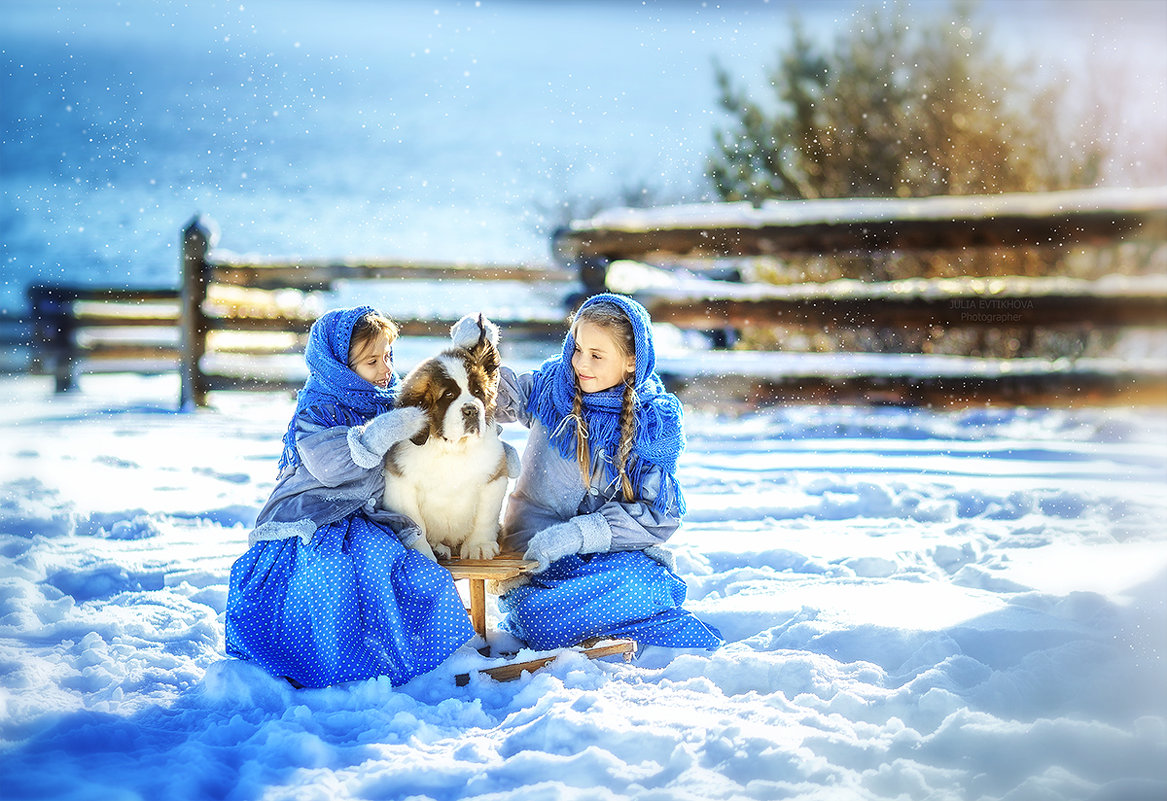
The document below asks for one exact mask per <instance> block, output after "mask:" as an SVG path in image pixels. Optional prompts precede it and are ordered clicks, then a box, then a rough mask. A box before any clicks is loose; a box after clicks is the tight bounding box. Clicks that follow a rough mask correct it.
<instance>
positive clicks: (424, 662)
mask: <svg viewBox="0 0 1167 801" xmlns="http://www.w3.org/2000/svg"><path fill="white" fill-rule="evenodd" d="M473 636H474V629H473V627H472V626H471V625H470V620H469V618H468V616H467V615H466V610H465V608H464V607H463V605H462V601H461V598H460V597H459V595H458V591H457V589H456V588H455V587H454V581H453V579H452V578H451V577H450V573H449V571H447V570H446V569H445V568H443V567H440V566H438V565H436V564H434V563H433V562H432V561H430V560H429V559H427V558H426V557H424V556H422V555H421V554H419V553H418V552H416V551H413V550H410V549H408V548H405V547H404V546H403V545H402V544H401V543H400V542H399V541H398V539H397V536H396V535H395V534H394V533H393V532H392V531H390V530H388V529H386V528H383V527H382V526H379V525H377V524H376V523H374V522H372V521H371V520H369V519H368V518H366V517H364V516H363V515H362V514H361V513H359V512H357V513H355V514H353V515H351V516H349V517H348V518H346V519H344V520H341V521H338V522H336V523H332V524H330V525H327V526H322V527H320V528H319V529H318V530H317V531H316V534H315V535H314V536H313V538H312V543H311V544H310V545H304V544H303V542H301V541H300V539H299V538H292V539H286V540H272V541H269V542H258V543H256V544H255V545H254V546H252V547H251V548H250V549H249V550H248V551H247V553H245V554H244V555H243V556H241V557H239V559H238V560H236V562H235V564H234V565H232V567H231V579H230V585H229V589H228V595H227V653H228V654H230V655H231V656H235V657H239V658H241V659H249V660H251V661H253V662H256V663H258V664H259V665H261V666H263V668H264V669H265V670H267V671H268V672H269V673H271V674H272V675H274V676H280V677H284V678H287V679H289V680H290V681H292V682H293V683H295V684H298V685H300V686H303V687H326V686H328V685H331V684H337V683H340V682H344V681H353V680H357V679H367V678H371V677H373V676H388V677H389V679H390V681H392V682H393V684H395V685H397V684H404V683H405V682H407V681H409V680H410V679H412V678H413V677H415V676H418V675H420V674H422V673H426V672H427V671H430V670H432V669H434V668H435V667H437V666H438V665H439V664H441V662H442V661H443V660H445V659H446V657H448V656H449V655H450V654H451V653H453V652H454V651H455V650H457V649H458V647H459V646H461V645H462V644H463V643H465V642H466V641H467V640H469V639H470V638H471V637H473Z"/></svg>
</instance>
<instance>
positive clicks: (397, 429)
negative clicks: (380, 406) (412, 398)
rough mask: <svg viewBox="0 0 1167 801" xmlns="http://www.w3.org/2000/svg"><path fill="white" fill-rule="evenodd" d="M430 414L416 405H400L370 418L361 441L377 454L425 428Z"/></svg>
mask: <svg viewBox="0 0 1167 801" xmlns="http://www.w3.org/2000/svg"><path fill="white" fill-rule="evenodd" d="M427 419H428V415H427V414H426V413H425V412H424V411H422V410H421V409H419V408H418V407H416V406H400V407H398V408H396V409H393V410H392V411H388V412H385V413H384V414H379V415H377V416H376V417H374V418H373V419H372V420H370V421H369V422H368V423H367V424H366V425H365V428H364V431H362V432H361V443H362V444H363V445H364V446H365V447H366V448H368V449H369V450H370V451H372V452H373V453H375V454H378V455H381V456H384V455H385V453H386V451H388V450H389V449H390V448H392V447H393V446H394V445H395V444H397V443H398V442H400V441H401V440H403V439H409V438H410V437H412V436H413V435H414V434H418V433H420V432H421V430H422V429H423V428H425V425H426V422H427Z"/></svg>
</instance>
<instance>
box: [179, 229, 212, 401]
mask: <svg viewBox="0 0 1167 801" xmlns="http://www.w3.org/2000/svg"><path fill="white" fill-rule="evenodd" d="M210 239H211V237H210V231H209V230H208V229H207V228H206V227H205V226H204V225H203V224H202V222H201V221H200V220H199V218H198V215H196V216H195V217H194V218H193V219H192V220H191V221H190V223H189V224H188V225H187V226H186V228H184V229H183V231H182V264H181V265H180V266H181V269H182V291H181V295H182V308H181V314H182V355H181V362H180V369H181V371H182V374H181V376H180V380H181V388H180V390H179V398H178V405H179V408H181V409H187V410H189V409H193V408H194V407H197V406H206V405H207V380H206V376H204V375H203V371H202V367H201V365H200V362H201V361H202V358H203V354H205V353H206V352H207V318H206V316H205V315H204V314H203V301H204V300H206V298H207V277H208V276H207V273H208V272H209V270H210V267H209V265H208V264H207V251H208V250H209V248H210Z"/></svg>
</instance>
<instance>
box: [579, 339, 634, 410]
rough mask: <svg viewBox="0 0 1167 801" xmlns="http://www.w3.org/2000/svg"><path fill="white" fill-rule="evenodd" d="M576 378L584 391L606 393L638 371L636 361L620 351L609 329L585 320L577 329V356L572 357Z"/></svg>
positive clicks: (631, 356)
mask: <svg viewBox="0 0 1167 801" xmlns="http://www.w3.org/2000/svg"><path fill="white" fill-rule="evenodd" d="M571 367H572V369H573V370H575V378H576V380H577V381H578V382H579V387H580V389H581V390H583V391H584V392H588V393H591V392H603V391H604V390H605V389H611V388H612V387H614V386H616V385H617V384H620V383H622V382H623V381H624V377H625V376H626V375H628V374H629V373H634V372H636V358H635V357H634V356H633V355H632V354H626V353H624V351H623V350H622V349H621V347H620V345H619V343H618V342H617V341H616V338H615V337H613V336H612V335H611V334H610V333H608V331H607V329H605V328H603V327H601V326H599V325H596V324H595V323H590V322H587V321H582V322H580V323H579V325H577V326H576V329H575V353H574V354H572V357H571Z"/></svg>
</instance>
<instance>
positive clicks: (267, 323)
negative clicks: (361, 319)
mask: <svg viewBox="0 0 1167 801" xmlns="http://www.w3.org/2000/svg"><path fill="white" fill-rule="evenodd" d="M315 319H316V318H315V317H314V316H304V317H290V316H285V317H266V316H265V317H250V316H243V315H239V316H231V317H218V316H216V317H209V318H208V319H207V326H208V329H209V330H211V331H248V332H288V333H294V334H304V333H307V332H308V330H309V329H310V328H311V327H312V323H313V322H315ZM492 319H494V321H495V322H496V323H497V324H498V325H499V326H500V327H501V328H502V329H503V331H504V332H505V334H504V335H505V336H506V337H507V338H508V339H510V338H514V339H520V338H526V337H529V338H532V339H542V338H557V337H560V336H562V335H563V330H564V323H563V322H561V321H560V322H556V321H541V320H507V319H499V318H493V317H492ZM394 320H395V322H396V323H397V324H398V327H399V328H400V329H401V334H402V335H403V336H432V337H448V336H449V335H450V327H451V326H452V325H453V324H454V323H456V322H458V318H446V319H430V320H417V319H397V318H394Z"/></svg>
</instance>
